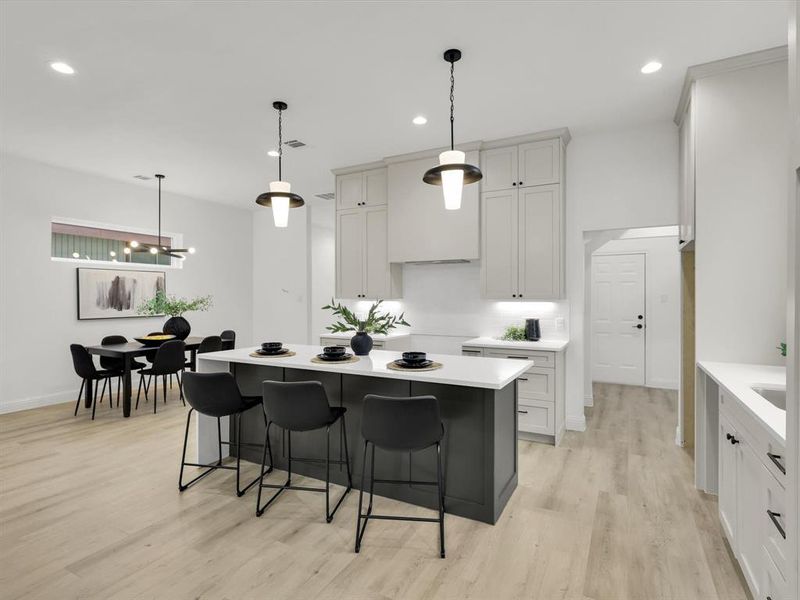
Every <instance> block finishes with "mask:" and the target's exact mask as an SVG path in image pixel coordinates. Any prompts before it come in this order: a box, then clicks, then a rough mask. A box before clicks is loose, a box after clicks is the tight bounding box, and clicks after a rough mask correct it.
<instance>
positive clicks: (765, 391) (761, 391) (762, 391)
mask: <svg viewBox="0 0 800 600" xmlns="http://www.w3.org/2000/svg"><path fill="white" fill-rule="evenodd" d="M750 389H752V390H753V391H754V392H755V393H756V394H758V395H759V396H761V397H762V398H764V400H766V401H767V402H769V403H770V404H772V405H773V406H774V407H776V408H780V409H781V410H786V388H779V387H775V386H767V385H754V386H753V387H752V388H750Z"/></svg>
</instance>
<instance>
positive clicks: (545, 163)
mask: <svg viewBox="0 0 800 600" xmlns="http://www.w3.org/2000/svg"><path fill="white" fill-rule="evenodd" d="M518 175H519V177H518V180H517V185H518V186H520V187H530V186H532V185H548V184H551V183H559V182H560V181H561V140H560V139H558V138H557V139H554V140H544V141H541V142H531V143H529V144H522V145H520V146H519V173H518Z"/></svg>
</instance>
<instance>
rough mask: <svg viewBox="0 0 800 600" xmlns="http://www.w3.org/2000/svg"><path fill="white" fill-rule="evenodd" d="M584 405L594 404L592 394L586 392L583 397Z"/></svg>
mask: <svg viewBox="0 0 800 600" xmlns="http://www.w3.org/2000/svg"><path fill="white" fill-rule="evenodd" d="M583 405H584V406H594V394H586V395H585V396H584V397H583Z"/></svg>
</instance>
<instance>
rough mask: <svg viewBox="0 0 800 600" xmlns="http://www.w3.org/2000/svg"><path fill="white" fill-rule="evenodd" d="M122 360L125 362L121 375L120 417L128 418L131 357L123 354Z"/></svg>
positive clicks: (129, 413)
mask: <svg viewBox="0 0 800 600" xmlns="http://www.w3.org/2000/svg"><path fill="white" fill-rule="evenodd" d="M123 360H124V362H125V371H124V374H123V379H124V380H125V383H124V386H123V387H124V391H123V393H122V416H124V417H130V416H131V356H130V354H128V353H125V355H124V356H123Z"/></svg>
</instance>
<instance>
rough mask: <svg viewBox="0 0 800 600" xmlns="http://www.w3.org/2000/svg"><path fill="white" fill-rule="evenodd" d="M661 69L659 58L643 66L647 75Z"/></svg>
mask: <svg viewBox="0 0 800 600" xmlns="http://www.w3.org/2000/svg"><path fill="white" fill-rule="evenodd" d="M659 70H661V63H660V62H658V61H657V60H653V61H650V62H649V63H647V64H646V65H645V66H643V67H642V73H644V74H645V75H649V74H650V73H655V72H656V71H659Z"/></svg>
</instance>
